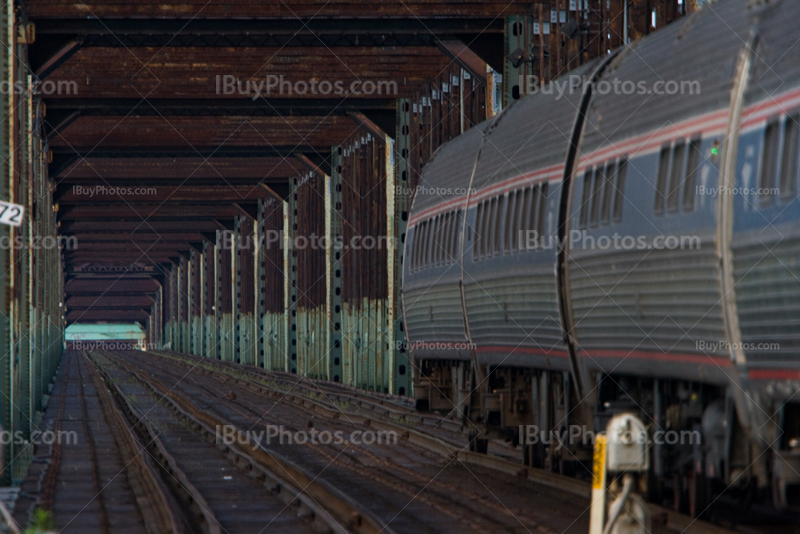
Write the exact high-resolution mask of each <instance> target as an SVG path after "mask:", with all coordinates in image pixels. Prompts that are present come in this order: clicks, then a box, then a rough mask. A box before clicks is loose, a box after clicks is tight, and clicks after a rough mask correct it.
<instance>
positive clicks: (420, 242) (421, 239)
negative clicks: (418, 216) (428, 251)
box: [414, 221, 428, 269]
mask: <svg viewBox="0 0 800 534" xmlns="http://www.w3.org/2000/svg"><path fill="white" fill-rule="evenodd" d="M427 227H428V221H423V222H422V223H420V224H419V225H418V226H417V232H416V236H415V238H414V239H415V240H416V241H417V259H416V261H415V262H414V263H415V264H416V268H417V269H420V268H421V267H422V253H423V251H424V250H425V248H424V247H425V229H426V228H427Z"/></svg>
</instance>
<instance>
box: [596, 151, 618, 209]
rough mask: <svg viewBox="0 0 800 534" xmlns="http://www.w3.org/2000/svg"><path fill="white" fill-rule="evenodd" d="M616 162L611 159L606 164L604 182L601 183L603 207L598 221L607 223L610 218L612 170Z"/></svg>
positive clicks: (612, 190) (612, 191)
mask: <svg viewBox="0 0 800 534" xmlns="http://www.w3.org/2000/svg"><path fill="white" fill-rule="evenodd" d="M615 167H616V162H615V161H611V162H609V163H608V165H606V173H605V178H606V180H605V183H604V184H603V208H602V211H601V214H600V221H601V222H602V223H603V224H608V223H609V221H610V220H611V198H612V197H613V195H614V178H615V176H614V171H615Z"/></svg>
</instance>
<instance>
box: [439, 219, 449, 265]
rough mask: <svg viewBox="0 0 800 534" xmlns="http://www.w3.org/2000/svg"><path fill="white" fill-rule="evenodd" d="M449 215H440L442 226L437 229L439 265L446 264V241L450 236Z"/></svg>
mask: <svg viewBox="0 0 800 534" xmlns="http://www.w3.org/2000/svg"><path fill="white" fill-rule="evenodd" d="M449 227H450V213H449V212H448V213H445V214H444V215H442V225H441V227H440V228H439V232H440V235H439V263H440V264H442V265H444V264H445V263H447V239H448V237H449V236H450V232H449V229H450V228H449Z"/></svg>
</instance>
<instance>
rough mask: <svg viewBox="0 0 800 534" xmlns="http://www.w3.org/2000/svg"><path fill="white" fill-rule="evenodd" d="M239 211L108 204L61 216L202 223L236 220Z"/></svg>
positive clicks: (226, 206) (207, 206)
mask: <svg viewBox="0 0 800 534" xmlns="http://www.w3.org/2000/svg"><path fill="white" fill-rule="evenodd" d="M238 215H239V211H238V210H237V209H236V208H235V207H233V206H232V205H231V204H213V203H209V204H178V205H175V206H173V205H170V204H163V205H160V206H159V205H158V204H155V203H149V204H141V205H136V206H132V205H129V204H115V203H111V202H109V203H104V204H102V205H100V206H87V205H86V204H78V205H73V206H71V207H68V208H65V209H62V210H60V211H59V213H58V219H59V220H60V221H66V220H78V219H82V220H94V221H101V220H106V219H110V220H122V219H133V220H140V221H142V222H143V223H146V222H147V221H148V220H149V219H155V218H165V217H166V218H181V217H195V218H198V219H199V220H209V219H212V218H219V217H236V216H238Z"/></svg>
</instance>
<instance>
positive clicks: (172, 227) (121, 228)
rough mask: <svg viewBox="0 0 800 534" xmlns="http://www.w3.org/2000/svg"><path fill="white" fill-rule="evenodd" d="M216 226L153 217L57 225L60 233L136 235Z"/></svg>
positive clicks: (209, 228) (209, 230) (64, 222)
mask: <svg viewBox="0 0 800 534" xmlns="http://www.w3.org/2000/svg"><path fill="white" fill-rule="evenodd" d="M217 228H218V226H217V224H216V223H215V222H213V221H208V220H187V219H183V218H182V219H174V220H166V221H165V220H163V219H154V220H148V221H146V222H143V221H142V220H141V219H139V220H131V221H105V220H104V221H100V222H98V221H87V220H85V219H82V220H75V221H63V222H61V224H60V226H59V230H60V231H61V234H77V233H92V234H103V233H117V232H126V233H131V234H132V235H136V234H138V233H140V232H141V233H143V234H147V233H156V234H170V233H184V232H191V231H202V232H211V231H214V230H216V229H217Z"/></svg>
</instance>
